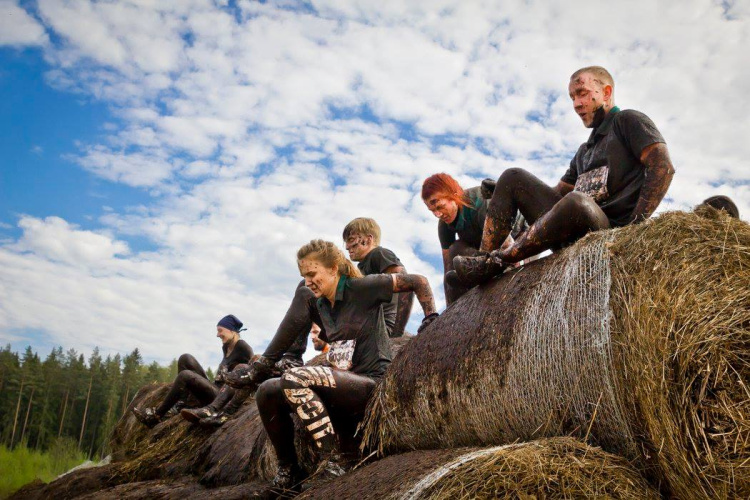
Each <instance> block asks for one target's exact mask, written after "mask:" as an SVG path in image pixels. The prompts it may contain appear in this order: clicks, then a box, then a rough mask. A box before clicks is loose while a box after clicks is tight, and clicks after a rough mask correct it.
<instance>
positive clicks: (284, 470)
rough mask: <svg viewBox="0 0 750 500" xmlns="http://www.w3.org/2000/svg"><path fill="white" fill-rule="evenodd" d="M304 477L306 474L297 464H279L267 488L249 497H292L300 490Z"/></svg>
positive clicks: (268, 499) (267, 498)
mask: <svg viewBox="0 0 750 500" xmlns="http://www.w3.org/2000/svg"><path fill="white" fill-rule="evenodd" d="M306 478H307V474H305V472H304V471H303V470H302V469H300V468H299V466H297V465H280V466H279V470H278V471H277V472H276V476H275V477H274V478H273V480H272V481H271V484H270V485H269V486H268V488H266V489H264V490H262V491H259V492H257V493H256V494H255V495H253V496H251V497H250V498H257V499H260V498H262V499H264V500H271V499H273V500H276V499H281V498H294V497H296V496H297V495H299V493H300V492H301V491H302V481H304V480H305V479H306Z"/></svg>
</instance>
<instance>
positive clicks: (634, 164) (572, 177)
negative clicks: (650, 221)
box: [561, 107, 664, 227]
mask: <svg viewBox="0 0 750 500" xmlns="http://www.w3.org/2000/svg"><path fill="white" fill-rule="evenodd" d="M657 142H664V138H663V137H662V135H661V133H659V130H658V129H657V128H656V125H654V122H652V121H651V119H650V118H649V117H648V116H646V115H644V114H643V113H640V112H638V111H634V110H632V109H628V110H625V111H620V110H619V108H617V107H614V108H612V109H611V110H610V111H609V113H607V116H606V117H605V118H604V121H603V122H602V123H601V125H599V126H598V127H597V128H596V129H595V130H593V131H592V132H591V136H590V137H589V139H588V141H586V142H585V143H583V144H581V146H580V147H579V148H578V152H577V153H576V154H575V156H574V157H573V159H572V160H571V162H570V167H569V168H568V171H567V172H565V175H563V177H562V179H561V180H562V181H563V182H565V183H568V184H573V185H575V190H576V191H580V192H582V193H584V194H587V195H589V196H591V197H592V198H593V199H594V201H596V203H597V204H598V205H599V206H600V207H601V209H602V210H603V211H604V213H605V214H606V216H607V218H608V219H609V222H610V224H611V225H612V227H618V226H624V225H626V224H628V223H630V222H631V216H632V214H633V209H634V208H635V206H636V204H637V203H638V198H639V196H640V194H641V188H642V187H643V181H644V179H645V173H646V167H645V166H644V165H643V164H642V163H641V160H640V158H641V153H642V152H643V150H644V149H645V148H646V147H647V146H650V145H651V144H654V143H657Z"/></svg>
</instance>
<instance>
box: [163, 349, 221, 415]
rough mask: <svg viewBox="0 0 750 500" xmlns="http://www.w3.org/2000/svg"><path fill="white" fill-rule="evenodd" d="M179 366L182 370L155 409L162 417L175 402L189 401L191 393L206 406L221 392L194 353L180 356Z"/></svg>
mask: <svg viewBox="0 0 750 500" xmlns="http://www.w3.org/2000/svg"><path fill="white" fill-rule="evenodd" d="M177 368H178V369H179V370H180V371H179V372H178V373H177V377H176V378H175V379H174V382H172V387H171V388H170V389H169V392H168V393H167V396H166V397H165V398H164V399H163V400H162V402H161V404H159V406H158V407H157V408H156V410H155V412H156V414H157V415H158V416H160V417H163V416H164V415H165V414H166V413H167V412H168V411H169V409H170V408H172V407H173V406H174V405H175V403H177V402H178V401H187V399H188V398H189V397H190V396H191V395H193V396H195V398H196V399H198V401H199V402H200V404H201V406H205V405H207V404H209V403H210V402H211V401H213V400H214V398H215V397H216V396H217V394H219V387H218V386H217V385H216V384H214V383H212V382H211V381H210V380H208V377H207V376H206V372H205V370H203V367H202V366H201V364H200V363H198V360H196V359H195V357H193V356H192V355H190V354H183V355H182V356H180V359H179V362H178V363H177Z"/></svg>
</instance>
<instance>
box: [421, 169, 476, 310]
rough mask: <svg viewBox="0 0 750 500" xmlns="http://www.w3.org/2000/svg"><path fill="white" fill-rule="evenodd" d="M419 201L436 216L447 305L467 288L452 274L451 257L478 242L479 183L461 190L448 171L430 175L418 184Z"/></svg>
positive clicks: (470, 250)
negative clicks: (420, 187) (420, 193)
mask: <svg viewBox="0 0 750 500" xmlns="http://www.w3.org/2000/svg"><path fill="white" fill-rule="evenodd" d="M422 201H424V203H425V205H427V208H428V209H429V210H430V212H432V214H433V215H434V216H435V217H437V218H438V219H440V222H438V237H439V238H440V247H441V248H442V250H443V272H444V277H443V285H444V287H445V300H446V302H447V303H448V305H450V304H452V303H453V302H454V301H455V300H456V299H458V298H459V297H460V296H461V295H463V294H464V293H465V292H466V291H467V290H468V288H466V287H465V286H464V285H462V284H461V283H460V282H459V281H458V280H457V278H456V275H455V274H456V273H455V272H450V271H452V270H453V259H454V257H457V256H459V255H466V256H474V255H476V254H477V252H478V250H479V246H480V245H481V244H482V231H483V230H484V218H485V216H486V215H487V204H488V200H486V199H485V198H484V197H483V196H482V188H481V187H480V186H477V187H473V188H470V189H466V190H464V189H463V188H462V187H461V186H460V185H459V184H458V182H457V181H456V179H454V178H453V177H451V176H450V175H448V174H445V173H440V174H435V175H431V176H430V177H428V178H427V179H425V181H424V183H423V184H422Z"/></svg>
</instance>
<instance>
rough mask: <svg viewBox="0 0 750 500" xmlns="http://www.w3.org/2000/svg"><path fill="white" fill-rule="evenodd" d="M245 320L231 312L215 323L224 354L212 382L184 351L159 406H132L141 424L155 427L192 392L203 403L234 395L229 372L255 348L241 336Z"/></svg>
mask: <svg viewBox="0 0 750 500" xmlns="http://www.w3.org/2000/svg"><path fill="white" fill-rule="evenodd" d="M242 330H244V328H242V321H240V320H239V319H237V317H236V316H233V315H231V314H230V315H228V316H224V317H223V318H221V319H220V320H219V322H218V323H217V325H216V336H217V337H219V338H220V339H221V349H222V351H223V354H224V357H223V358H222V360H221V363H219V368H218V369H217V370H216V377H215V378H214V382H213V383H211V382H210V381H209V380H208V377H207V376H206V372H205V371H204V370H203V367H202V366H201V365H200V363H198V360H196V359H195V357H193V356H192V355H191V354H183V355H182V356H180V359H179V360H178V361H177V370H178V373H177V377H176V378H175V380H174V382H173V383H172V388H171V389H170V390H169V393H168V394H167V397H165V398H164V400H163V401H162V402H161V404H160V405H159V406H157V407H156V408H138V407H135V408H133V410H132V411H133V415H135V417H136V418H137V419H138V421H140V422H141V423H142V424H145V425H147V426H149V427H153V426H155V425H156V424H158V423H159V422H161V420H162V418H163V417H164V415H166V414H167V412H169V411H170V410H172V411H173V412H175V413H176V412H177V411H179V410H180V408H181V407H183V406H185V401H186V400H187V399H188V398H189V397H190V396H191V395H192V396H195V397H196V398H197V399H198V401H200V403H201V404H204V405H205V404H209V403H210V404H213V405H217V406H224V405H225V404H226V403H227V402H228V401H229V400H230V399H231V398H232V396H233V395H234V392H235V391H234V389H232V388H231V387H229V386H227V385H226V384H225V383H224V378H225V377H226V374H227V373H229V372H231V371H232V370H233V369H234V368H235V367H236V366H237V365H239V364H241V363H248V362H249V361H250V359H251V358H252V357H253V349H252V348H251V347H250V346H249V345H248V344H247V342H245V341H244V340H242V339H240V332H241V331H242Z"/></svg>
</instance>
